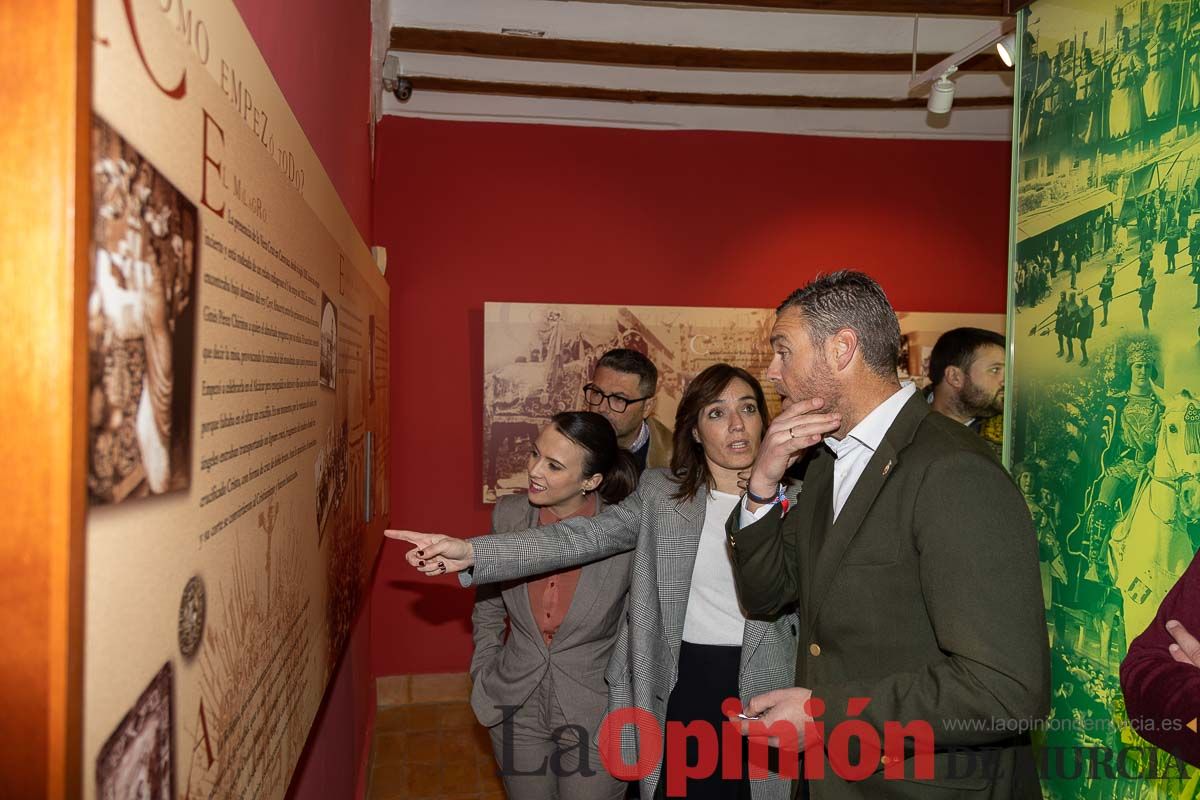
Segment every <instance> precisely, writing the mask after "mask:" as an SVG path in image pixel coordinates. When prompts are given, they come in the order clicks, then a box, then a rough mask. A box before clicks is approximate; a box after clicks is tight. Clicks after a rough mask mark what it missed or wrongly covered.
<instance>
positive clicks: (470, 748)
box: [368, 675, 504, 800]
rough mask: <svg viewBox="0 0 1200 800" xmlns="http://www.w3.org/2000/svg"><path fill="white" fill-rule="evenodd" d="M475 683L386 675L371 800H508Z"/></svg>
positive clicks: (449, 677)
mask: <svg viewBox="0 0 1200 800" xmlns="http://www.w3.org/2000/svg"><path fill="white" fill-rule="evenodd" d="M469 691H470V681H469V679H468V677H467V676H466V675H411V676H400V677H395V678H384V679H381V680H380V682H379V687H378V697H379V708H378V712H377V715H376V720H375V736H374V740H373V744H372V760H371V780H370V784H369V787H370V788H369V789H368V800H401V798H403V799H404V800H407V798H414V799H415V798H421V799H422V800H493V799H494V800H503V798H504V787H503V784H502V783H501V782H500V778H499V776H497V775H496V761H495V759H494V758H492V745H491V740H490V739H489V738H488V733H487V730H486V729H484V728H483V726H481V725H480V724H479V723H478V722H476V721H475V715H474V714H473V713H472V712H471V706H470V705H469V704H468V703H467V697H468V692H469ZM414 701H416V702H414Z"/></svg>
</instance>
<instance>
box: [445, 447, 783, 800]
mask: <svg viewBox="0 0 1200 800" xmlns="http://www.w3.org/2000/svg"><path fill="white" fill-rule="evenodd" d="M675 489H676V484H675V483H674V482H673V481H671V479H670V477H669V476H668V474H667V472H666V470H662V469H653V470H646V471H645V472H644V473H642V479H641V482H640V483H639V485H638V488H637V490H636V491H635V492H634V493H633V494H631V495H630V496H629V497H627V498H625V499H624V500H623V501H621V503H619V504H617V505H615V506H611V507H609V508H608V509H606V510H605V511H604V513H602V514H598V515H596V516H595V517H590V518H582V517H581V518H575V519H570V520H566V521H564V522H560V523H557V524H555V525H549V526H546V527H544V528H537V529H533V530H527V531H521V532H519V533H508V534H494V535H490V536H481V537H478V538H475V539H472V540H471V543H472V545H473V547H474V551H475V565H474V567H473V568H472V570H471V571H469V572H464V573H460V575H459V579H460V581H461V582H462V583H463V585H464V586H468V585H470V584H471V583H472V582H475V583H494V582H498V581H507V580H513V579H515V578H521V577H525V576H528V575H536V574H540V573H543V572H548V571H551V570H555V569H560V568H562V567H568V566H573V565H576V564H582V563H588V562H592V561H596V560H598V559H601V558H605V557H607V556H610V555H612V554H614V553H620V552H625V551H629V550H633V551H634V555H633V574H632V577H631V583H630V587H629V602H628V608H627V611H626V613H625V616H624V619H622V620H621V623H620V630H619V632H618V633H617V642H616V646H615V647H614V648H613V653H612V657H611V658H610V659H609V661H608V669H607V670H606V672H605V675H604V679H605V681H606V682H607V683H608V707H609V710H610V711H612V710H615V709H619V708H628V707H637V708H641V709H645V710H646V711H649V712H650V713H651V714H652V715H653V716H654V718H655V719H656V720H657V721H658V725H659V729H660V731H661V730H662V729H663V725H664V718H665V715H666V709H667V698H668V697H669V696H670V694H671V690H672V689H673V688H674V687H675V680H676V677H677V676H678V657H679V645H680V642H681V641H682V639H683V619H684V615H685V614H686V613H687V601H688V592H689V589H690V587H691V579H692V568H693V567H694V566H695V562H696V551H697V550H698V548H699V545H700V533H701V531H702V529H703V527H704V511H705V498H704V496H703V494H702V493H701V494H699V495H697V496H696V497H694V498H692V499H691V500H683V501H678V500H673V499H672V498H671V495H672V494H673V493H674V492H675ZM797 634H798V628H797V618H796V614H795V613H792V612H789V613H785V614H782V615H780V616H777V617H774V618H772V619H750V620H747V621H746V629H745V636H744V639H743V640H742V660H741V668H740V671H739V677H738V686H739V691H740V694H741V700H742V702H743V703H745V702H747V701H748V700H749V699H750V698H751V697H753V696H755V695H758V694H762V693H763V692H767V691H770V690H772V689H784V688H790V687H793V686H795V684H794V682H793V679H794V677H795V669H796V636H797ZM621 752H622V758H623V759H624V761H625V763H626V764H633V763H635V761H636V760H637V752H638V740H637V734H636V728H634V727H633V726H631V725H627V726H625V727H624V728H623V729H622V731H621ZM661 761H662V751H661V748H660V751H659V752H658V753H657V754H656V758H655V760H654V764H655V767H654V769H653V770H652V771H651V772H650V774H649V775H648V776H647V777H646V778H644V779H643V780H642V781H641V796H642V797H653V796H654V791H655V788H656V786H657V784H658V777H659V775H658V773H659V766H660V765H661ZM752 791H753V796H754V800H784V798H789V797H791V784H790V782H789V781H787V780H782V779H780V778H778V777H777V776H772V777H770V778H768V779H766V780H761V781H754V782H753V783H752Z"/></svg>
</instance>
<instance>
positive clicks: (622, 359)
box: [596, 347, 658, 395]
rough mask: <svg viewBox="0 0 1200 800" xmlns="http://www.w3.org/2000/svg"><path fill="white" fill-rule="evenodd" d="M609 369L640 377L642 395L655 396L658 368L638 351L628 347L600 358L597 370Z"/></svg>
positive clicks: (615, 350) (639, 388) (619, 348)
mask: <svg viewBox="0 0 1200 800" xmlns="http://www.w3.org/2000/svg"><path fill="white" fill-rule="evenodd" d="M601 367H608V368H609V369H611V370H613V371H615V372H624V373H625V374H627V375H637V376H638V391H640V392H641V393H642V394H644V395H645V394H654V391H655V389H657V388H658V368H657V367H655V366H654V362H653V361H651V360H650V359H648V358H646V357H645V356H644V355H642V354H641V353H639V352H638V351H637V350H630V349H629V348H628V347H618V348H616V349H614V350H609V351H608V352H607V353H605V354H604V355H602V356H600V360H599V361H597V362H596V369H600V368H601Z"/></svg>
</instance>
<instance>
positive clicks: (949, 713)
mask: <svg viewBox="0 0 1200 800" xmlns="http://www.w3.org/2000/svg"><path fill="white" fill-rule="evenodd" d="M806 460H807V464H806V465H805V466H806V469H805V475H804V488H803V490H802V491H801V493H800V497H799V499H798V501H797V503H796V504H795V506H793V507H792V508H791V509H790V510H789V511H788V512H787V514H786V516H784V517H783V518H782V519H781V518H780V514H781V509H780V508H779V506H776V507H774V508H772V509H771V510H770V511H769V512H768V513H767V514H766V516H764V517H763V518H762V519H760V520H758V521H757V522H755V523H754V524H753V525H749V526H747V527H746V528H745V529H743V530H737V528H738V522H739V519H738V514H739V511H740V509H739V510H735V511H734V514H733V516H732V517H731V518H730V520H729V535H730V544H731V547H732V548H733V553H734V574H735V577H736V579H737V585H738V591H739V593H740V596H741V601H742V604H743V606H744V607H745V609H746V612H747V613H748V614H751V615H757V614H772V613H776V612H778V611H779V610H781V609H783V608H785V607H786V606H788V605H789V604H790V603H793V602H794V603H796V604H797V605H798V608H799V617H800V626H801V631H800V637H799V648H798V655H797V662H796V685H797V686H804V687H807V688H810V689H812V691H813V696H814V697H815V698H818V699H820V700H822V701H823V702H824V704H825V711H824V714H823V715H822V716H821V717H820V721H822V722H824V724H825V731H826V735H827V738H826V749H828V742H829V741H830V740H831V738H832V737H831V736H830V734H832V732H833V731H834V729H835V728H836V726H838V725H839V724H840V723H842V722H843V721H845V720H846V719H848V718H853V719H860V720H865V721H866V722H868V723H869V724H870V725H871V727H872V728H874V729H875V731H877V732H878V734H879V737H880V739H881V740H883V739H884V738H885V723H886V722H888V721H893V722H898V723H901V724H906V723H909V722H912V721H916V720H924V721H927V722H929V723H930V725H931V726H932V729H933V733H934V741H935V746H936V750H937V752H936V753H935V755H934V769H935V777H934V778H933V779H932V780H927V781H919V782H917V781H910V780H897V779H885V776H884V774H883V767H884V764H885V762H886V758H879V762H880V763H879V764H878V766H877V767H876V769H875V772H874V773H873V774H872V775H870V776H869V777H867V778H865V779H864V780H861V781H847V780H844V779H842V778H841V777H839V776H837V775H836V774H835V773H834V772H833V771H832V769H831V768H830V764H829V759H828V755H827V754H826V769H825V778H824V779H822V780H813V781H810V782H809V790H810V795H811V797H812V798H813V800H828V799H829V798H836V799H837V800H841V798H872V799H874V798H891V797H895V798H909V797H914V798H915V797H934V796H936V797H938V798H960V797H961V798H1026V797H1030V798H1034V797H1036V798H1040V797H1041V791H1040V789H1039V787H1038V782H1037V775H1036V772H1035V768H1034V761H1033V755H1032V751H1031V749H1030V743H1029V736H1028V735H1027V734H1025V733H1017V732H1015V731H1016V726H1017V725H1018V724H1020V723H1023V724H1024V725H1025V726H1026V727H1024V728H1023V729H1022V730H1024V731H1028V730H1029V727H1028V726H1029V725H1030V724H1031V723H1032V722H1033V721H1034V720H1040V719H1042V718H1043V717H1044V716H1045V715H1046V713H1047V712H1048V710H1049V706H1050V669H1049V651H1048V646H1047V635H1046V627H1045V616H1044V611H1043V605H1042V596H1041V591H1042V590H1041V583H1040V578H1039V572H1038V560H1037V535H1036V534H1035V532H1034V528H1033V523H1032V521H1031V519H1030V516H1029V511H1028V508H1027V507H1026V505H1025V501H1024V499H1023V498H1022V497H1021V493H1020V491H1019V490H1018V489H1017V487H1016V486H1015V485H1014V484H1013V482H1012V480H1011V479H1010V478H1009V476H1008V474H1007V473H1006V472H1005V471H1004V470H1003V468H1001V467H1000V465H999V464H997V462H996V459H995V458H994V457H993V456H992V455H991V454H990V452H989V451H988V450H987V446H986V445H985V444H984V443H983V442H982V441H981V440H980V438H979V437H978V436H976V435H975V434H974V433H972V432H971V431H970V430H969V429H967V427H966V426H964V425H961V424H959V423H957V422H955V421H953V420H950V419H948V418H947V417H944V416H942V415H941V414H937V413H933V412H931V411H930V410H929V407H928V405H927V404H926V402H925V398H924V397H922V396H921V395H920V393H918V394H916V395H914V396H913V397H912V398H911V399H910V400H909V401H908V402H907V403H906V404H905V405H904V407H903V409H902V410H901V412H900V414H899V416H898V417H897V418H896V420H895V422H893V423H892V426H891V428H890V429H889V430H888V432H887V434H885V436H884V439H883V441H882V443H881V444H880V447H879V449H878V450H876V451H875V454H874V455H873V456H872V458H871V460H870V462H869V463H868V464H867V466H866V469H865V470H864V471H863V473H862V476H861V477H860V478H859V480H858V483H857V484H856V485H855V487H854V490H853V491H852V492H851V494H850V496H849V498H847V500H846V504H845V506H843V508H842V511H841V514H839V516H838V519H837V522H836V523H834V524H832V525H831V524H830V520H831V519H832V507H833V504H832V491H833V465H834V462H835V458H834V456H833V454H832V453H831V452H830V451H829V450H828V449H827V448H825V447H824V446H818V447H816V448H813V450H812V451H811V452H810V454H809V455H808V456H806ZM851 698H868V699H869V700H870V703H869V705H868V706H867V707H866V709H865V710H864V711H862V712H861V713H859V714H856V715H853V716H852V717H850V716H849V715H848V714H847V709H848V703H849V702H850V700H851ZM910 744H911V743H910ZM851 750H852V752H851V756H852V762H851V763H857V755H858V749H857V747H854V746H852V748H851ZM907 755H908V756H910V758H909V759H907V760H906V763H905V764H904V767H905V774H906V775H907V776H909V777H910V778H911V777H912V775H913V770H912V766H913V765H912V761H911V755H912V753H911V746H910V747H908V752H907ZM970 761H974V762H975V767H974V768H973V769H972V768H971V766H970V764H969V763H968V762H970ZM893 769H895V767H893ZM797 787H798V784H797Z"/></svg>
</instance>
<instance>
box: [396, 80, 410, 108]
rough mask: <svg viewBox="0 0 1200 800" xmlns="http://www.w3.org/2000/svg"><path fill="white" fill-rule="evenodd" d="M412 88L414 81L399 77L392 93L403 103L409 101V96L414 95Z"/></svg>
mask: <svg viewBox="0 0 1200 800" xmlns="http://www.w3.org/2000/svg"><path fill="white" fill-rule="evenodd" d="M412 90H413V86H412V81H410V80H409V79H408V78H397V79H396V88H395V89H393V90H392V94H393V95H394V96H395V98H396V99H397V100H399V101H400V102H401V103H407V102H408V100H409V98H411V97H412Z"/></svg>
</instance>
